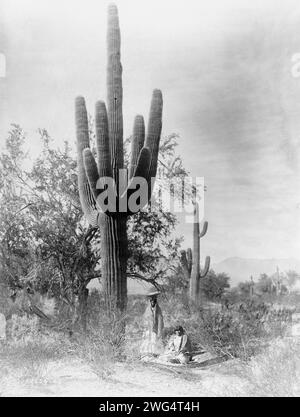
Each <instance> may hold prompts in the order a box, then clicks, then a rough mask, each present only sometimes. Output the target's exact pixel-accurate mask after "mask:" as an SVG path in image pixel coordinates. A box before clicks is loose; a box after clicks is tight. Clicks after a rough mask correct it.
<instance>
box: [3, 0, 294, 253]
mask: <svg viewBox="0 0 300 417" xmlns="http://www.w3.org/2000/svg"><path fill="white" fill-rule="evenodd" d="M116 3H117V4H118V6H119V15H120V23H121V33H122V64H123V74H124V76H123V88H124V128H125V135H127V136H128V135H129V134H130V133H131V129H132V121H133V119H134V116H135V114H137V113H142V114H144V116H145V118H146V120H147V119H148V110H149V104H150V98H151V92H152V90H153V89H154V88H160V89H161V90H162V91H163V95H164V118H163V132H164V133H165V134H169V133H172V132H176V133H178V134H179V135H180V137H181V139H180V148H179V150H180V152H181V154H182V156H183V158H184V161H185V164H186V166H187V167H188V168H189V169H190V172H191V174H192V175H194V176H204V177H205V183H206V185H207V188H208V191H207V193H206V200H205V218H206V219H207V220H208V221H209V231H208V234H207V235H206V237H205V238H204V239H203V241H202V248H203V254H204V255H205V254H209V255H211V256H212V258H213V261H219V260H221V259H223V258H226V257H229V256H242V257H248V258H251V257H255V258H272V257H274V258H277V257H278V258H288V257H296V258H300V255H299V253H300V252H299V249H300V195H299V190H300V159H299V158H300V152H299V148H300V140H299V138H300V77H299V78H297V77H295V76H293V73H292V66H293V65H294V64H293V63H292V57H293V55H294V54H297V53H300V4H299V1H298V0H297V1H278V2H276V1H263V0H252V1H251V2H250V1H241V0H237V1H226V0H219V1H216V0H209V1H207V0H205V1H200V0H185V1H178V0H160V1H158V0H151V1H146V0H122V1H119V2H118V1H117V2H116ZM107 4H108V2H107V1H104V0H85V1H77V0H68V1H66V0H0V8H1V10H0V16H1V17H0V52H2V53H4V54H5V56H6V60H7V74H6V78H0V141H1V143H3V142H4V140H5V138H6V136H7V131H8V130H9V126H10V123H18V124H20V125H21V126H22V127H23V128H24V130H25V131H26V132H27V134H28V138H29V142H28V143H29V146H30V147H31V148H32V149H34V150H35V151H37V150H38V148H39V143H38V136H37V134H36V131H37V128H39V127H43V128H46V129H47V130H48V131H49V133H50V135H51V136H52V137H53V138H54V139H55V141H56V143H57V144H59V143H63V141H64V140H65V139H67V140H69V141H70V142H71V143H74V138H75V129H74V97H75V96H77V95H79V94H80V95H84V96H85V97H86V100H87V104H88V107H89V111H90V112H91V113H93V109H94V102H95V101H96V100H97V99H99V98H104V99H105V97H106V88H105V79H106V75H105V69H106V49H105V40H106V7H107ZM299 61H300V59H299ZM191 228H192V226H191V225H181V227H180V230H179V232H180V233H184V235H185V237H186V244H187V245H188V244H190V242H191V231H192V230H191Z"/></svg>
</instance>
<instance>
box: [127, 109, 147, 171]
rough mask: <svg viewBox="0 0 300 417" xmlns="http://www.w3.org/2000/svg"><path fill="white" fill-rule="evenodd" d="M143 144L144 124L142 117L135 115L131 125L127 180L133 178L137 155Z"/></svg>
mask: <svg viewBox="0 0 300 417" xmlns="http://www.w3.org/2000/svg"><path fill="white" fill-rule="evenodd" d="M144 142H145V123H144V118H143V116H140V115H137V116H136V117H135V120H134V125H133V135H132V143H131V158H130V165H129V179H131V178H132V177H133V174H134V171H135V169H136V166H137V161H138V157H139V154H140V152H141V150H142V148H143V146H144Z"/></svg>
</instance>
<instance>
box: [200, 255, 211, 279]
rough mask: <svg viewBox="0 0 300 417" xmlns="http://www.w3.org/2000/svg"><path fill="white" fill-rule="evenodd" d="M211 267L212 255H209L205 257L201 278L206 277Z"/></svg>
mask: <svg viewBox="0 0 300 417" xmlns="http://www.w3.org/2000/svg"><path fill="white" fill-rule="evenodd" d="M209 267H210V256H207V257H206V258H205V264H204V268H203V270H202V271H201V274H200V278H205V277H206V275H207V274H208V271H209Z"/></svg>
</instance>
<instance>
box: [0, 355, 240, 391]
mask: <svg viewBox="0 0 300 417" xmlns="http://www.w3.org/2000/svg"><path fill="white" fill-rule="evenodd" d="M236 366H238V364H237V363H234V361H227V362H223V363H219V364H215V365H210V366H205V365H204V366H203V367H201V368H191V367H186V366H170V367H169V366H165V365H160V364H151V363H146V364H144V363H135V364H131V365H129V364H125V363H117V364H114V365H113V367H112V368H111V369H110V375H107V376H104V375H97V374H96V373H95V372H94V371H93V370H92V369H91V368H90V367H89V366H88V365H86V364H83V363H81V362H80V361H77V360H73V361H72V362H70V363H66V361H61V362H59V361H56V362H49V363H48V364H47V366H46V367H45V369H43V370H40V371H39V378H38V379H34V378H30V379H29V378H28V379H26V377H24V375H23V376H22V378H18V375H14V376H13V375H12V373H10V372H7V374H6V375H2V378H1V382H0V395H1V396H5V397H7V396H60V397H65V396H82V397H84V396H92V397H102V396H103V397H104V396H153V397H160V396H171V397H176V396H196V397H201V396H220V395H222V396H226V395H239V393H238V392H236V390H235V393H230V390H229V389H228V387H229V386H234V387H240V388H241V390H242V388H243V385H245V383H246V381H244V380H243V378H242V377H237V376H236V369H235V370H234V369H233V368H234V367H236ZM233 370H234V374H235V375H233ZM241 392H242V391H241Z"/></svg>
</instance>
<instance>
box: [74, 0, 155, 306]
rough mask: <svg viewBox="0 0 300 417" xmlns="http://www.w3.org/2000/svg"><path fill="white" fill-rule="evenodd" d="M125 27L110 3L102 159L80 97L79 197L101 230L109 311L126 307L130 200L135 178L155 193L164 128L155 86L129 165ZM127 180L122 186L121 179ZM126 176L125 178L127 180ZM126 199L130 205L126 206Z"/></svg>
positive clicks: (98, 125)
mask: <svg viewBox="0 0 300 417" xmlns="http://www.w3.org/2000/svg"><path fill="white" fill-rule="evenodd" d="M120 46H121V37H120V28H119V17H118V10H117V7H116V6H115V5H114V4H111V5H110V6H109V7H108V30H107V109H108V111H106V106H105V103H104V102H102V101H98V102H97V103H96V110H95V130H96V141H97V146H96V148H97V163H96V162H95V158H94V155H93V153H92V151H91V150H90V148H89V128H88V117H87V111H86V105H85V100H84V98H83V97H77V98H76V104H75V108H76V109H75V110H76V111H75V119H76V131H77V158H78V184H79V195H80V201H81V206H82V209H83V212H84V214H85V216H86V218H87V219H88V221H89V222H90V224H92V225H96V226H98V227H99V228H100V232H101V262H102V265H101V274H102V277H103V278H104V282H105V289H106V295H107V302H108V308H109V309H117V310H119V311H123V310H124V309H125V308H126V302H127V279H126V268H127V259H128V254H127V230H126V223H127V216H129V215H131V214H133V213H134V210H133V211H132V210H130V209H129V208H128V204H127V203H128V201H129V198H130V196H131V195H132V193H133V190H134V188H135V187H134V183H135V180H136V179H138V178H143V179H144V180H146V183H147V184H148V190H149V192H148V194H147V201H148V200H149V198H150V197H151V191H152V188H151V185H152V182H151V179H152V178H155V176H156V170H157V159H158V150H159V142H160V135H161V128H162V106H163V101H162V93H161V91H160V90H154V92H153V96H152V102H151V108H150V117H149V123H148V133H147V136H146V139H145V127H144V119H143V117H142V116H140V115H138V116H136V118H135V121H134V128H133V140H132V148H131V159H130V166H129V170H128V172H127V170H125V169H124V149H123V113H122V100H123V89H122V65H121V61H120V57H121V55H120ZM124 176H125V177H126V178H125V181H126V185H125V189H123V190H121V191H120V189H119V183H120V181H121V180H120V178H122V179H123V180H124ZM107 178H110V179H112V180H113V181H114V183H115V190H116V204H115V206H114V207H110V208H109V209H107V207H106V206H104V200H105V199H104V198H101V195H102V196H103V195H104V196H105V192H106V186H105V184H106V179H107ZM123 180H122V181H123ZM124 199H125V203H126V207H127V209H125V210H124Z"/></svg>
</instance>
